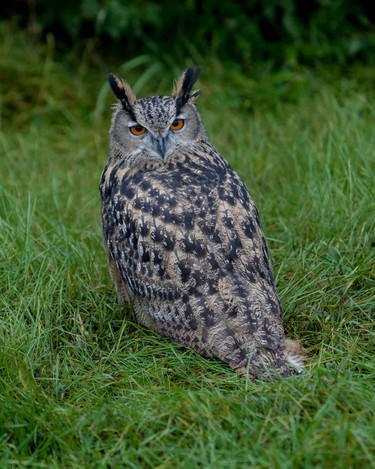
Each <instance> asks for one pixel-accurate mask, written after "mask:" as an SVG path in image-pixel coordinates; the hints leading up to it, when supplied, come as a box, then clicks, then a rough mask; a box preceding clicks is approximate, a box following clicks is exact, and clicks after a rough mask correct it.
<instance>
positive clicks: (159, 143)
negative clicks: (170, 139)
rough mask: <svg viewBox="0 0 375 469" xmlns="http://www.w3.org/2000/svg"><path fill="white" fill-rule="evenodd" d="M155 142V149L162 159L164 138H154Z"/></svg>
mask: <svg viewBox="0 0 375 469" xmlns="http://www.w3.org/2000/svg"><path fill="white" fill-rule="evenodd" d="M156 143H157V149H158V153H159V155H160V156H161V158H162V159H163V160H164V155H165V138H164V137H158V138H157V139H156Z"/></svg>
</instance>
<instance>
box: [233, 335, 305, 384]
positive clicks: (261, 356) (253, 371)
mask: <svg viewBox="0 0 375 469" xmlns="http://www.w3.org/2000/svg"><path fill="white" fill-rule="evenodd" d="M303 351H304V349H303V347H302V346H301V345H300V344H299V343H298V342H297V341H295V340H291V339H285V344H284V350H283V351H282V352H281V353H279V352H275V351H273V350H270V349H267V348H265V347H258V348H256V349H255V350H254V351H253V352H252V353H251V354H250V355H249V356H248V362H247V365H246V366H241V367H238V368H237V367H235V366H232V368H233V369H235V371H236V372H238V373H240V374H246V375H248V376H250V377H251V378H252V379H271V378H276V377H277V376H282V377H284V378H289V377H290V376H293V375H296V374H301V373H302V372H303V370H304V366H303V363H304V355H303Z"/></svg>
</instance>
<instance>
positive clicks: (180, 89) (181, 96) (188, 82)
mask: <svg viewBox="0 0 375 469" xmlns="http://www.w3.org/2000/svg"><path fill="white" fill-rule="evenodd" d="M200 74H201V69H200V68H199V67H197V68H192V67H191V68H188V69H187V70H185V72H184V73H183V74H182V75H181V76H180V78H179V79H178V81H177V83H176V86H175V88H174V90H173V96H174V97H175V98H177V109H181V108H182V107H183V106H184V105H185V104H186V103H187V102H194V101H195V99H196V98H197V97H198V96H199V91H194V92H193V93H192V92H191V89H192V88H193V86H194V83H195V82H196V81H197V80H198V78H199V75H200Z"/></svg>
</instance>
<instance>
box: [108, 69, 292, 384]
mask: <svg viewBox="0 0 375 469" xmlns="http://www.w3.org/2000/svg"><path fill="white" fill-rule="evenodd" d="M199 73H200V70H199V69H193V68H189V69H187V70H186V71H185V72H184V73H183V74H182V76H181V77H180V79H179V80H178V82H177V84H176V86H175V88H174V91H173V94H172V96H153V97H148V98H142V99H136V97H135V95H134V93H133V91H132V90H131V88H130V86H129V85H128V84H127V83H126V82H125V81H124V80H122V79H120V78H117V77H115V76H113V75H110V76H109V83H110V85H111V88H112V90H113V92H114V94H115V95H116V97H117V99H118V102H117V104H116V105H115V106H114V113H113V118H112V125H111V129H110V149H109V158H108V161H107V164H106V166H105V168H104V171H103V174H102V178H101V183H100V193H101V199H102V223H103V236H104V241H105V245H106V248H107V252H108V259H109V264H110V270H111V273H112V277H113V280H114V283H115V286H116V290H117V294H118V296H119V299H120V300H122V301H128V302H132V304H133V307H134V314H135V317H136V319H137V320H138V321H139V322H140V323H142V324H143V325H145V326H146V327H148V328H150V329H153V330H154V331H157V332H159V333H160V334H163V335H165V336H167V337H169V338H170V339H172V340H173V341H175V342H177V343H179V344H181V345H183V346H185V347H192V348H194V349H195V350H197V351H198V352H199V353H201V354H202V355H205V356H211V357H217V358H219V359H220V360H222V361H224V362H225V363H227V364H229V365H230V366H231V367H232V368H233V369H234V370H236V371H239V372H245V373H248V374H249V376H251V377H269V376H274V375H275V374H281V375H283V376H289V375H290V374H291V373H293V371H295V370H297V371H299V370H300V367H301V356H300V353H299V350H298V344H296V343H295V342H293V341H291V340H288V339H285V336H284V329H283V324H282V309H281V305H280V302H279V299H278V296H277V293H276V289H275V283H274V276H273V271H272V266H271V261H270V257H269V254H268V250H267V245H266V241H265V238H264V235H263V231H262V227H261V224H260V220H259V215H258V211H257V209H256V207H255V204H254V202H253V199H252V198H251V196H250V194H249V192H248V190H247V189H246V187H245V185H244V183H243V182H242V180H241V178H240V177H239V176H238V174H237V173H236V171H234V170H233V169H232V168H231V166H230V165H229V164H228V162H227V161H226V160H225V159H224V158H223V157H222V156H221V155H220V154H219V153H218V151H217V150H216V149H215V147H214V146H213V144H212V143H211V141H210V139H209V138H208V136H207V134H206V131H205V129H204V127H203V125H202V122H201V119H200V116H199V114H198V111H197V109H196V107H195V104H194V103H195V101H196V98H197V97H198V94H199V92H198V91H192V87H193V85H194V83H195V81H196V80H197V78H198V76H199Z"/></svg>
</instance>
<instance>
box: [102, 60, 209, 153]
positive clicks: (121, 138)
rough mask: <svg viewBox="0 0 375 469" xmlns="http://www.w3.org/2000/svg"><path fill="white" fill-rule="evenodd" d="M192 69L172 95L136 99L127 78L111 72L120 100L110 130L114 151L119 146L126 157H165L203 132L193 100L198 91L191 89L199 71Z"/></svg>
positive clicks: (182, 78) (194, 139) (114, 89)
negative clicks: (116, 75) (125, 79)
mask: <svg viewBox="0 0 375 469" xmlns="http://www.w3.org/2000/svg"><path fill="white" fill-rule="evenodd" d="M191 70H192V69H188V70H187V71H186V72H185V74H184V75H183V76H182V77H181V78H180V80H179V81H178V83H177V86H176V89H175V92H174V94H173V96H152V97H149V98H142V99H138V100H137V99H136V98H135V95H134V93H133V92H132V90H131V89H130V87H129V85H128V84H127V83H126V82H124V81H123V80H120V79H118V78H115V77H114V76H113V75H111V76H110V84H111V87H112V89H113V91H114V93H115V95H116V96H117V98H119V100H120V103H118V104H117V105H116V107H115V112H114V115H113V119H112V126H111V130H110V136H111V146H112V147H115V148H116V149H117V153H118V152H119V150H120V149H121V154H122V155H124V157H126V159H127V160H130V159H134V158H136V157H137V155H142V156H143V157H144V156H147V157H148V158H155V159H158V160H166V159H167V158H168V157H170V156H171V155H173V153H174V151H175V149H177V148H181V146H184V145H191V144H192V143H193V142H194V141H197V140H199V139H200V138H201V137H202V136H203V135H205V131H204V128H203V126H202V124H201V121H200V118H199V114H198V112H197V110H196V109H195V106H194V104H193V103H194V100H195V98H196V97H197V96H198V92H195V93H192V92H191V88H192V86H193V84H194V81H195V80H196V79H197V77H198V71H194V73H193V75H192V72H191ZM189 71H190V74H189V73H188V72H189ZM187 74H189V76H188V77H186V75H187ZM187 79H189V81H188V82H187Z"/></svg>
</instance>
